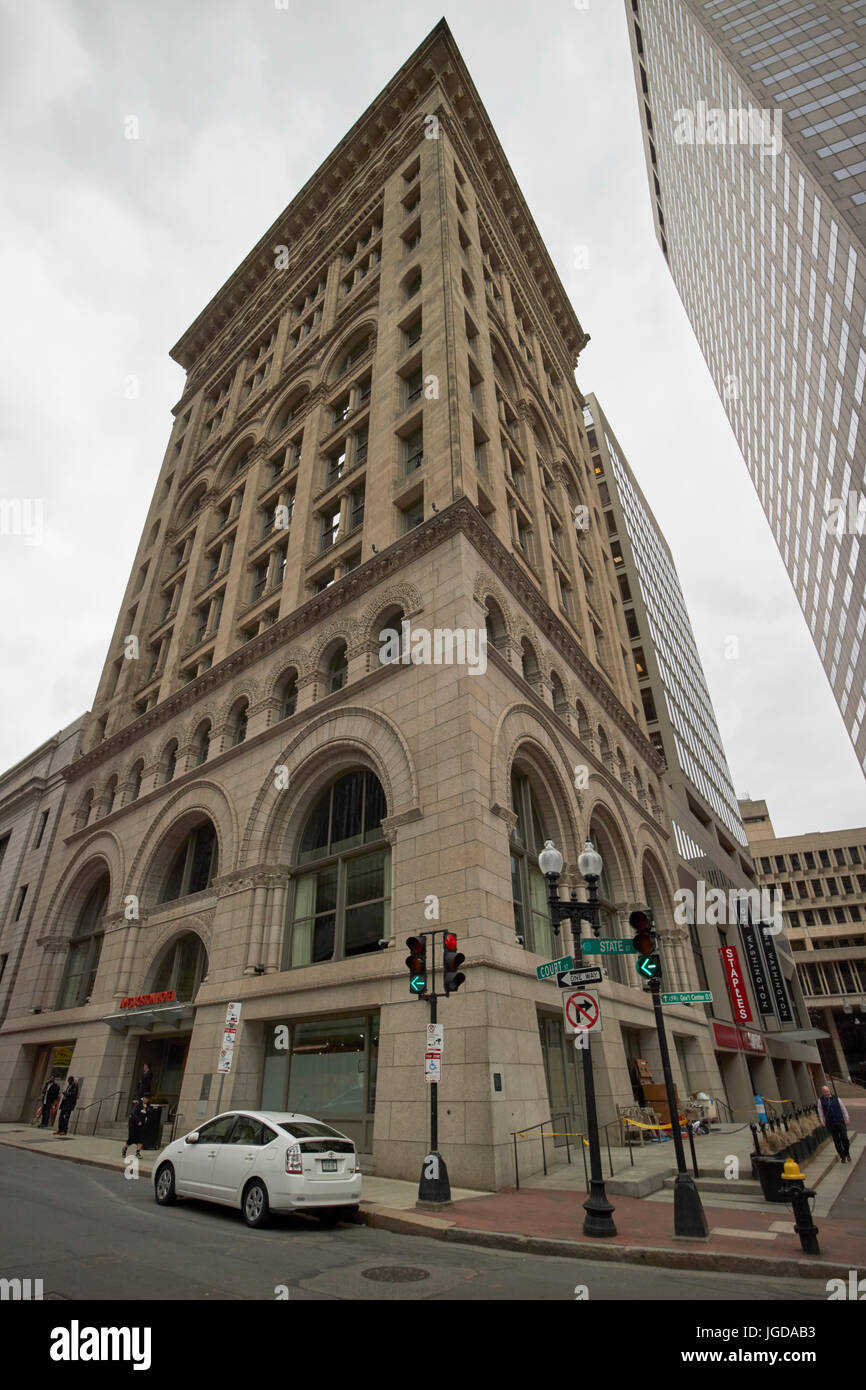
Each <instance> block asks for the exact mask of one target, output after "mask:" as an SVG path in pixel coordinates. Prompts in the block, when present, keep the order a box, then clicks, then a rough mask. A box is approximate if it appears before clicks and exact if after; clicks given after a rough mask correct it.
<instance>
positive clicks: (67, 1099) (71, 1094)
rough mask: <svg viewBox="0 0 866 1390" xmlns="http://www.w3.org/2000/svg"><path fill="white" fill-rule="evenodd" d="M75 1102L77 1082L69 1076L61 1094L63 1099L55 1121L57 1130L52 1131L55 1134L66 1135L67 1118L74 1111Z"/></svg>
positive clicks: (76, 1098) (67, 1127)
mask: <svg viewBox="0 0 866 1390" xmlns="http://www.w3.org/2000/svg"><path fill="white" fill-rule="evenodd" d="M77 1100H78V1082H77V1081H76V1080H75V1077H74V1076H70V1078H69V1081H68V1083H67V1086H66V1090H65V1091H64V1092H63V1099H62V1100H61V1102H60V1115H59V1117H58V1120H57V1128H56V1129H55V1131H54V1133H55V1134H63V1135H66V1132H67V1130H68V1129H69V1116H70V1115H71V1114H72V1112H73V1110H74V1109H75V1105H76V1102H77Z"/></svg>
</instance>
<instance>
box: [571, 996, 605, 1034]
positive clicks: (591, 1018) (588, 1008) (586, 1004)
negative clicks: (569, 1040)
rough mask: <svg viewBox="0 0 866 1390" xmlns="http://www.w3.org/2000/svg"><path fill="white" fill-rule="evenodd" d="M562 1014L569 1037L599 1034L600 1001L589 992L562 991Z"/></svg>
mask: <svg viewBox="0 0 866 1390" xmlns="http://www.w3.org/2000/svg"><path fill="white" fill-rule="evenodd" d="M562 1013H563V1017H564V1019H565V1031H566V1033H568V1034H569V1035H572V1034H574V1033H590V1032H592V1033H600V1032H601V1001H600V999H599V997H598V995H597V994H594V993H593V992H592V991H591V990H588V989H574V990H568V991H563V995H562Z"/></svg>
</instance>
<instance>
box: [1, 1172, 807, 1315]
mask: <svg viewBox="0 0 866 1390" xmlns="http://www.w3.org/2000/svg"><path fill="white" fill-rule="evenodd" d="M276 1223H277V1224H275V1225H274V1226H273V1227H272V1228H271V1229H266V1230H263V1231H251V1230H249V1229H248V1228H247V1227H246V1226H244V1225H243V1222H242V1220H241V1217H240V1214H239V1213H237V1212H234V1211H231V1210H229V1209H228V1208H226V1207H218V1206H213V1205H211V1204H208V1203H205V1202H193V1201H182V1202H179V1203H178V1204H177V1205H176V1206H174V1207H169V1208H162V1207H158V1206H157V1205H156V1202H155V1201H154V1198H153V1189H152V1186H151V1183H150V1181H149V1179H147V1178H142V1179H139V1180H138V1181H129V1180H127V1179H125V1178H124V1177H123V1176H122V1174H120V1173H113V1172H109V1171H107V1170H104V1169H100V1168H93V1167H88V1166H85V1165H83V1164H77V1163H73V1162H69V1161H63V1162H61V1161H59V1160H57V1159H54V1158H50V1157H49V1156H47V1155H45V1156H43V1155H41V1154H33V1153H25V1152H23V1151H22V1150H19V1149H13V1148H8V1147H5V1146H0V1230H2V1247H0V1248H2V1254H0V1277H2V1278H14V1277H19V1278H31V1279H39V1278H41V1279H42V1280H43V1288H44V1297H45V1298H46V1299H48V1298H55V1299H72V1300H79V1299H83V1300H101V1299H129V1300H145V1301H149V1300H153V1299H157V1300H171V1301H177V1300H203V1299H213V1300H220V1299H240V1300H263V1299H266V1300H275V1299H276V1298H277V1297H278V1296H282V1297H283V1298H285V1297H288V1298H289V1299H291V1300H294V1301H297V1300H323V1299H337V1300H362V1299H367V1300H369V1299H373V1300H383V1299H384V1300H388V1299H401V1300H404V1299H412V1300H415V1299H424V1300H454V1299H461V1300H491V1301H496V1300H502V1301H509V1300H526V1299H528V1300H551V1299H554V1300H568V1301H573V1300H574V1299H575V1286H576V1285H585V1286H586V1289H587V1292H588V1297H589V1299H590V1300H613V1299H616V1300H620V1299H630V1300H641V1301H645V1300H647V1299H648V1298H649V1299H656V1300H675V1301H706V1302H716V1301H719V1300H727V1299H738V1300H742V1299H748V1300H749V1301H753V1300H775V1301H780V1300H781V1301H789V1300H797V1301H810V1300H817V1301H822V1302H823V1301H826V1297H827V1295H826V1291H825V1288H824V1283H823V1281H822V1280H812V1279H808V1280H797V1279H789V1280H776V1279H771V1278H743V1277H742V1276H738V1275H733V1274H703V1273H691V1272H686V1271H678V1270H665V1269H646V1268H638V1267H636V1266H630V1265H621V1264H617V1265H608V1264H603V1263H598V1262H595V1261H592V1260H570V1259H558V1258H555V1257H548V1256H534V1255H521V1254H516V1253H512V1252H506V1251H494V1250H487V1249H483V1248H480V1247H473V1246H465V1245H453V1244H450V1243H446V1242H445V1241H439V1240H431V1239H428V1238H425V1237H416V1236H405V1235H393V1234H390V1233H389V1232H386V1231H377V1230H373V1229H372V1228H370V1227H368V1226H360V1225H344V1226H339V1227H337V1228H336V1229H335V1230H333V1231H324V1230H322V1229H321V1228H320V1227H319V1225H318V1223H317V1222H316V1221H314V1220H311V1219H305V1218H303V1217H297V1218H295V1217H286V1218H276ZM280 1286H282V1289H280ZM278 1290H280V1293H279V1294H278ZM585 1296H586V1295H584V1297H585Z"/></svg>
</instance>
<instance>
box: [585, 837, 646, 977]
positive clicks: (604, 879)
mask: <svg viewBox="0 0 866 1390" xmlns="http://www.w3.org/2000/svg"><path fill="white" fill-rule="evenodd" d="M589 838H590V840H591V841H592V843H593V844H594V845H595V847H596V849H597V850H598V852H599V854H600V855H601V857H602V862H603V865H604V867H603V869H602V873H601V878H600V879H599V881H598V901H599V908H600V922H601V930H600V932H599V935H600V936H602V937H611V938H616V937H621V936H629V935H630V933H629V931H628V930H626V929H625V928H623V927H622V926H621V923H620V913H619V911H618V907H622V908H623V909H624V907H625V902H624V900H625V897H626V890H625V888H624V886H623V883H622V872H621V869H620V864H619V860H618V858H617V855H616V854H615V852H614V848H613V842H612V840H611V838H610V836H609V835H607V834H606V833H605V831H604V830H603V829H600V828H599V826H598V825H597V824H596V823H595V821H593V822H592V824H591V826H590V829H589ZM604 965H605V968H606V970H607V973H608V976H609V978H610V979H612V980H615V981H617V982H618V983H619V984H623V985H639V984H640V981H639V980H638V976H637V972H636V971H635V969H634V966H633V965H632V967H631V970H629V957H628V956H620V955H610V956H608V957H607V958H606V959H605V962H604Z"/></svg>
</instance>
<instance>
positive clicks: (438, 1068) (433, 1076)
mask: <svg viewBox="0 0 866 1390" xmlns="http://www.w3.org/2000/svg"><path fill="white" fill-rule="evenodd" d="M424 1079H425V1081H430V1082H435V1083H436V1084H437V1085H438V1084H439V1082H440V1081H441V1080H442V1053H441V1052H428V1053H427V1056H426V1057H425V1058H424Z"/></svg>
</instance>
